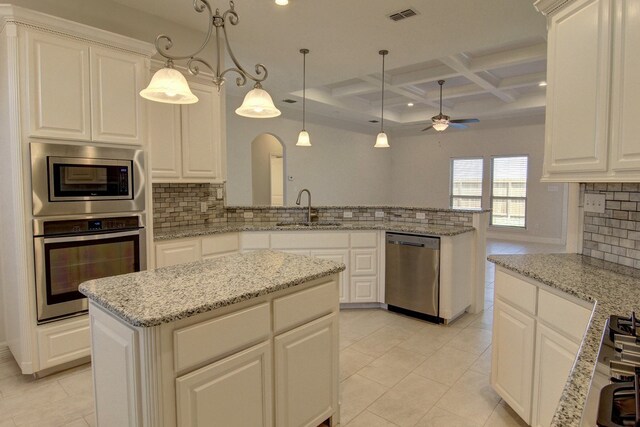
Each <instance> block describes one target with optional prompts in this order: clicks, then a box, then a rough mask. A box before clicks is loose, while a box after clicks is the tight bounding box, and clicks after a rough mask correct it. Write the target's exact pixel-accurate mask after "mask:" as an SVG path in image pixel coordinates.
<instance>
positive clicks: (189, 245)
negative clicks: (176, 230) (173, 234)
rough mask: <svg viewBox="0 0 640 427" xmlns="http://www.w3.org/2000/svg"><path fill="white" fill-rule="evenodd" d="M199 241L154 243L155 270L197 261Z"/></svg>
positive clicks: (198, 257) (199, 256) (199, 254)
mask: <svg viewBox="0 0 640 427" xmlns="http://www.w3.org/2000/svg"><path fill="white" fill-rule="evenodd" d="M200 258H201V252H200V239H189V240H178V241H172V242H167V243H156V268H160V267H169V266H171V265H177V264H184V263H187V262H193V261H199V260H200Z"/></svg>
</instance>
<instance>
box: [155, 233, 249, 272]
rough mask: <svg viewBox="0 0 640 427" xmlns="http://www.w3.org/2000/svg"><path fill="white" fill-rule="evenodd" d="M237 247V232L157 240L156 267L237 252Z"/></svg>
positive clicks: (238, 244)
mask: <svg viewBox="0 0 640 427" xmlns="http://www.w3.org/2000/svg"><path fill="white" fill-rule="evenodd" d="M239 247H240V243H239V239H238V233H223V234H219V235H213V236H206V237H195V238H188V239H176V240H167V241H162V242H158V243H156V244H155V249H156V250H155V252H156V255H155V262H156V268H159V267H168V266H171V265H178V264H184V263H187V262H193V261H200V260H203V259H213V258H219V257H222V256H225V255H229V254H232V253H234V252H238V249H239Z"/></svg>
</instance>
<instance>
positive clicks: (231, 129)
mask: <svg viewBox="0 0 640 427" xmlns="http://www.w3.org/2000/svg"><path fill="white" fill-rule="evenodd" d="M241 102H242V99H240V98H235V97H230V96H228V97H227V161H228V171H227V204H228V205H229V206H237V205H251V141H253V140H254V139H255V138H256V136H258V135H260V134H262V133H270V134H272V135H275V136H276V137H278V138H279V139H280V140H281V141H282V142H283V143H284V146H285V150H284V158H285V161H284V163H285V166H284V167H285V173H286V175H288V176H292V177H293V181H289V180H287V181H286V182H285V187H286V201H285V205H286V206H291V205H294V204H295V200H296V197H297V195H298V191H300V190H302V189H303V188H308V189H309V190H310V191H311V196H312V202H313V204H314V205H376V204H377V205H380V204H388V202H389V190H390V182H391V181H390V180H391V169H390V165H391V154H390V152H389V150H384V149H378V148H373V144H374V143H375V138H376V134H375V132H374V133H372V134H370V135H369V134H363V133H357V132H350V131H346V130H341V129H336V128H333V127H328V126H322V125H317V124H313V123H308V125H307V130H308V131H309V134H310V136H311V144H312V145H313V146H312V147H296V146H295V144H296V141H297V139H298V133H299V132H300V129H301V126H302V124H301V122H300V121H298V120H291V119H286V118H282V117H277V118H274V119H248V118H245V117H240V116H238V115H237V114H236V113H235V109H236V108H237V107H238V106H239V105H240V104H241ZM305 200H306V199H305Z"/></svg>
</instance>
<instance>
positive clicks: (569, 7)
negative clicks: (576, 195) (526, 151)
mask: <svg viewBox="0 0 640 427" xmlns="http://www.w3.org/2000/svg"><path fill="white" fill-rule="evenodd" d="M558 3H559V4H560V2H558ZM564 3H566V5H565V6H564V7H563V8H561V9H559V10H558V11H556V12H555V13H554V14H552V15H551V16H550V17H549V37H548V40H549V42H548V58H547V81H548V86H547V107H546V128H545V129H546V137H545V157H544V171H543V180H546V181H561V182H567V181H568V182H601V181H602V182H606V181H612V182H621V181H622V182H636V181H638V179H639V178H640V141H638V138H637V135H638V132H639V131H640V123H638V121H637V120H636V119H635V117H637V115H638V113H640V101H639V99H640V98H639V95H640V77H639V76H640V59H638V55H637V52H636V51H637V45H638V43H640V10H639V9H640V5H639V4H638V2H637V1H630V0H621V1H612V0H576V1H573V2H564Z"/></svg>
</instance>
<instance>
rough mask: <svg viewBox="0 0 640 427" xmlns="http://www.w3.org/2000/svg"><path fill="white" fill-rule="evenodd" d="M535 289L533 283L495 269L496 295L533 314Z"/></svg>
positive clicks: (534, 310)
mask: <svg viewBox="0 0 640 427" xmlns="http://www.w3.org/2000/svg"><path fill="white" fill-rule="evenodd" d="M536 291H537V288H536V286H535V285H532V284H531V283H527V282H525V281H524V280H522V279H519V278H517V277H515V276H512V275H511V274H508V273H505V272H504V271H500V270H496V280H495V294H496V296H499V297H500V298H502V299H504V300H505V301H509V302H510V303H512V304H514V305H517V306H518V307H520V308H522V309H524V310H525V311H527V312H528V313H530V314H533V315H535V314H536Z"/></svg>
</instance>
